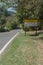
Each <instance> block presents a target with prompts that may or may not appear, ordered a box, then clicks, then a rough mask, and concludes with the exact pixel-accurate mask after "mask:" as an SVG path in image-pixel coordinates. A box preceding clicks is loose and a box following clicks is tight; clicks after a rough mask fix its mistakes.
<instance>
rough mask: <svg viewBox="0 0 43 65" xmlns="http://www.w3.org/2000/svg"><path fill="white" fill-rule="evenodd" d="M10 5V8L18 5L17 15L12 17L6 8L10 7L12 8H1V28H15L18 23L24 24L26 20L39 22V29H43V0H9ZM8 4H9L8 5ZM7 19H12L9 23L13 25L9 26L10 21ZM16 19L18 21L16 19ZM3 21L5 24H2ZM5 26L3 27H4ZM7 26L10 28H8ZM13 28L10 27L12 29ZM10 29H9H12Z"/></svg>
mask: <svg viewBox="0 0 43 65" xmlns="http://www.w3.org/2000/svg"><path fill="white" fill-rule="evenodd" d="M8 1H9V2H10V3H12V4H10V3H9V4H10V6H12V5H13V4H17V8H16V11H17V12H16V14H15V13H13V15H10V14H9V13H8V12H7V10H6V7H10V6H7V5H6V7H5V6H3V7H0V11H1V13H0V28H2V27H3V26H4V28H6V29H7V28H8V27H10V26H12V27H13V28H16V27H14V25H15V22H16V23H17V24H18V23H20V24H21V23H23V21H24V20H25V19H30V20H31V19H34V20H38V21H39V23H38V25H39V28H40V29H41V28H42V29H43V0H8ZM8 1H7V2H8ZM0 2H6V0H0ZM7 2H6V3H7ZM7 4H8V3H7ZM7 17H12V18H11V19H12V20H10V21H9V20H8V21H9V22H13V21H14V22H13V24H11V23H9V24H10V25H8V23H7V22H8V21H7V20H6V19H7ZM15 17H16V21H15V19H13V18H15ZM2 21H3V23H2ZM2 24H3V25H2ZM6 25H7V26H8V27H6ZM12 27H10V28H11V29H12ZM10 28H9V29H10Z"/></svg>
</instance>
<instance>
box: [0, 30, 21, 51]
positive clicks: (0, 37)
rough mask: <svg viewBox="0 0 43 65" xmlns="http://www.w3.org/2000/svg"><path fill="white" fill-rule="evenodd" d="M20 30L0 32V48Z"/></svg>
mask: <svg viewBox="0 0 43 65" xmlns="http://www.w3.org/2000/svg"><path fill="white" fill-rule="evenodd" d="M19 31H20V30H12V31H10V32H4V33H0V50H1V49H2V48H3V47H4V46H5V44H6V43H7V42H8V41H9V40H10V39H11V38H12V37H13V36H14V35H15V34H16V33H17V32H19Z"/></svg>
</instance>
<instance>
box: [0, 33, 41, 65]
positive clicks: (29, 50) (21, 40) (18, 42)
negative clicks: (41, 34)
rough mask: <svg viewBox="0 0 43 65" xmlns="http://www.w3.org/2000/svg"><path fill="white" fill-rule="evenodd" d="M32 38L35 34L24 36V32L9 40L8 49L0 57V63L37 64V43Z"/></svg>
mask: <svg viewBox="0 0 43 65" xmlns="http://www.w3.org/2000/svg"><path fill="white" fill-rule="evenodd" d="M34 39H36V37H35V36H29V35H27V36H26V37H25V36H24V33H20V35H19V36H18V37H17V38H15V39H14V40H13V41H12V42H11V45H10V47H9V50H8V51H7V52H6V53H5V54H4V55H2V57H1V58H0V65H38V57H39V56H38V55H39V52H38V45H39V44H38V43H37V42H35V41H34ZM36 41H37V40H36ZM40 65H41V64H40Z"/></svg>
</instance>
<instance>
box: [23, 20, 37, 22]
mask: <svg viewBox="0 0 43 65" xmlns="http://www.w3.org/2000/svg"><path fill="white" fill-rule="evenodd" d="M24 22H38V20H24Z"/></svg>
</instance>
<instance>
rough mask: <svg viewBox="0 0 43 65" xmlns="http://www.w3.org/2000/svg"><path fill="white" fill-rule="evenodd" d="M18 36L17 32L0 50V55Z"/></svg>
mask: <svg viewBox="0 0 43 65" xmlns="http://www.w3.org/2000/svg"><path fill="white" fill-rule="evenodd" d="M18 34H19V32H17V33H16V34H15V35H14V36H13V37H12V38H11V39H10V40H9V41H8V42H7V43H6V44H5V46H4V47H3V48H2V49H1V50H0V55H1V54H2V53H3V52H4V50H5V49H6V47H7V46H8V45H9V44H10V43H11V41H12V40H13V39H14V38H15V37H16V36H17V35H18Z"/></svg>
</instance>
